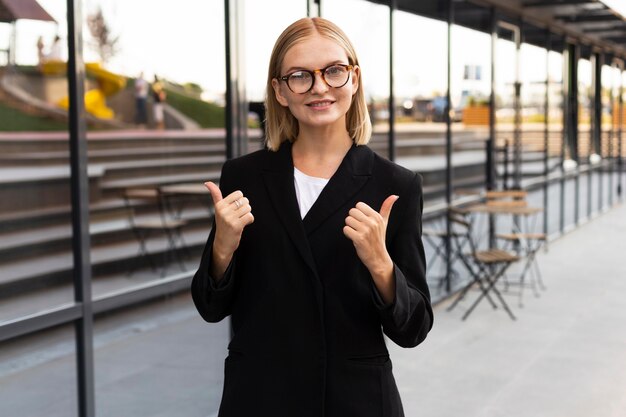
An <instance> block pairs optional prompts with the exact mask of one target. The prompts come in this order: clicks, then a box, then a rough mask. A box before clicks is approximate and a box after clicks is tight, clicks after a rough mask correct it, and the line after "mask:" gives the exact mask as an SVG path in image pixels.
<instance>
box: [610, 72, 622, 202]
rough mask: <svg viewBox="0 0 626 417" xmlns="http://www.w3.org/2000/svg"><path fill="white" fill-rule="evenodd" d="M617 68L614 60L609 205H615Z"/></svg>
mask: <svg viewBox="0 0 626 417" xmlns="http://www.w3.org/2000/svg"><path fill="white" fill-rule="evenodd" d="M616 69H617V64H616V62H615V61H613V64H612V65H611V133H609V156H608V162H609V163H608V169H609V207H612V206H613V193H614V191H613V177H614V176H615V175H614V173H615V149H614V145H615V136H616V135H615V132H616V130H617V129H616V126H615V112H616V111H618V110H619V108H618V106H616V104H617V103H616V100H615V94H614V93H615V81H614V80H615V71H616Z"/></svg>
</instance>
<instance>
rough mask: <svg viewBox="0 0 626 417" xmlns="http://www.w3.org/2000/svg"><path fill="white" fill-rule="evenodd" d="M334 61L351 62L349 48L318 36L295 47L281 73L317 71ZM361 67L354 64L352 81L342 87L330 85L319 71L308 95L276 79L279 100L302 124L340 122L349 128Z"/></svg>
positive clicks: (341, 126)
mask: <svg viewBox="0 0 626 417" xmlns="http://www.w3.org/2000/svg"><path fill="white" fill-rule="evenodd" d="M332 64H346V65H347V64H349V62H348V55H347V53H346V51H345V50H344V49H343V48H342V47H341V46H339V45H338V44H337V43H336V42H335V41H333V40H331V39H327V38H324V37H322V36H320V35H314V36H312V37H309V38H306V39H304V40H302V41H300V42H298V43H297V44H295V45H294V46H292V47H291V49H289V50H288V51H287V53H286V54H285V59H284V60H283V63H282V66H281V70H280V75H281V76H284V75H288V74H290V73H292V72H294V71H297V70H299V69H305V70H309V71H313V70H316V69H323V68H326V67H328V66H329V65H332ZM358 77H359V68H358V67H354V69H353V70H352V71H351V74H350V78H349V79H348V82H347V83H346V84H345V85H344V86H343V87H339V88H333V87H330V86H329V85H328V84H326V83H325V82H324V80H323V79H322V76H321V73H316V74H315V82H314V84H313V87H312V88H311V89H310V90H309V91H308V92H306V93H304V94H297V93H294V92H292V91H291V90H290V89H289V87H288V86H287V83H286V82H285V81H279V80H276V79H274V80H273V81H272V86H273V87H274V92H275V93H276V99H277V100H278V102H279V103H280V104H281V105H282V106H285V107H289V110H290V111H291V113H292V114H293V115H294V117H295V118H296V119H297V120H298V122H299V124H300V128H302V127H328V126H332V125H336V126H337V127H338V128H341V129H344V130H345V129H346V124H345V117H346V113H347V112H348V110H349V109H350V105H351V104H352V96H353V95H354V94H355V93H356V91H357V88H358Z"/></svg>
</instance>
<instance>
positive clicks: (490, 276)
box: [448, 214, 520, 320]
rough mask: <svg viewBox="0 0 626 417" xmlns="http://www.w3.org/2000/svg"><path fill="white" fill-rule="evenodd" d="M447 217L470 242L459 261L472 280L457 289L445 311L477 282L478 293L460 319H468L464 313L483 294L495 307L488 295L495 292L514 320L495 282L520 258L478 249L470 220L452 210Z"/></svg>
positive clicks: (475, 304) (452, 307) (509, 254)
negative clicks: (454, 297) (452, 212)
mask: <svg viewBox="0 0 626 417" xmlns="http://www.w3.org/2000/svg"><path fill="white" fill-rule="evenodd" d="M450 220H451V221H452V222H453V223H454V224H455V225H456V226H457V227H458V228H459V229H461V230H464V232H465V239H466V240H467V242H468V243H469V246H470V250H471V251H470V252H469V253H464V254H463V256H461V257H460V258H459V259H460V260H461V262H463V264H464V265H465V267H466V268H467V270H468V271H469V273H470V276H471V281H470V282H469V283H468V284H467V285H466V286H465V287H464V288H463V289H462V290H461V291H460V292H459V294H458V295H457V297H456V299H455V300H454V301H453V303H452V304H451V305H450V306H449V307H448V311H450V310H452V309H454V308H455V307H456V306H457V304H458V303H459V302H460V301H461V300H462V299H463V298H465V296H466V294H467V293H468V292H469V290H470V289H471V288H472V287H473V286H474V285H478V287H479V289H480V295H479V296H478V298H477V299H476V300H475V301H474V303H473V304H472V305H471V306H470V307H469V309H468V310H467V311H466V312H465V314H464V315H463V317H462V319H463V320H465V319H467V317H468V316H469V315H470V314H471V312H472V311H473V310H474V309H475V308H476V306H477V305H478V304H479V303H480V302H481V301H482V299H483V298H486V299H487V300H488V301H489V303H490V304H491V306H492V307H493V308H494V309H496V308H497V304H496V303H495V302H494V300H493V299H492V298H491V296H490V293H493V294H495V296H496V297H497V298H498V300H499V301H500V304H501V305H502V307H503V308H504V310H505V311H506V312H507V313H508V315H509V317H511V319H512V320H515V319H516V318H515V315H514V314H513V312H512V311H511V309H510V308H509V306H508V304H507V303H506V301H505V300H504V298H503V297H502V294H501V293H500V291H499V290H498V289H497V288H496V284H497V282H498V280H499V279H500V278H501V277H502V276H503V275H504V273H505V272H506V270H507V269H508V268H509V267H510V266H511V265H512V264H513V263H515V262H517V261H519V260H520V257H519V256H517V255H514V254H511V253H509V252H507V251H504V250H502V249H487V250H478V249H477V248H476V244H475V243H474V240H473V238H472V224H471V222H470V221H468V220H467V219H465V218H462V217H460V216H458V215H455V214H451V217H450ZM455 242H456V241H455ZM457 250H458V251H459V252H461V251H462V247H460V246H459V247H457Z"/></svg>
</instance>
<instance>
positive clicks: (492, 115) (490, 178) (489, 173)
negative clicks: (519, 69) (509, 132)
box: [485, 7, 497, 190]
mask: <svg viewBox="0 0 626 417" xmlns="http://www.w3.org/2000/svg"><path fill="white" fill-rule="evenodd" d="M490 22H491V24H490V26H491V35H492V36H491V54H490V59H489V60H490V62H489V65H490V68H491V79H490V89H491V91H490V92H489V138H488V139H487V143H486V148H487V166H486V167H485V171H486V172H485V179H486V182H487V189H488V190H495V189H496V188H497V184H496V157H495V148H496V93H495V85H496V81H495V80H496V78H495V70H496V65H495V30H496V24H497V22H496V11H495V9H494V8H493V7H492V8H491V9H490Z"/></svg>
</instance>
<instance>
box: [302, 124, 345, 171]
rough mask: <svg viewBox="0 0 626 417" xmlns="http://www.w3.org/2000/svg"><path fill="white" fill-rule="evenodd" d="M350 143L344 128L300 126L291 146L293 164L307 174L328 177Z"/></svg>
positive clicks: (336, 166) (335, 168) (338, 163)
mask: <svg viewBox="0 0 626 417" xmlns="http://www.w3.org/2000/svg"><path fill="white" fill-rule="evenodd" d="M352 143H353V141H352V139H351V138H350V135H349V134H348V132H347V131H346V130H345V129H341V130H339V129H319V128H318V129H307V128H303V127H302V126H301V127H300V132H299V134H298V138H297V139H296V141H295V142H294V144H293V147H292V158H293V164H294V166H295V167H296V168H298V170H300V171H302V172H304V173H305V174H307V175H310V176H313V177H319V178H330V177H332V175H333V174H334V173H335V171H336V170H337V168H338V167H339V165H340V164H341V161H342V160H343V158H344V156H346V153H348V150H350V148H351V147H352Z"/></svg>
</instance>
